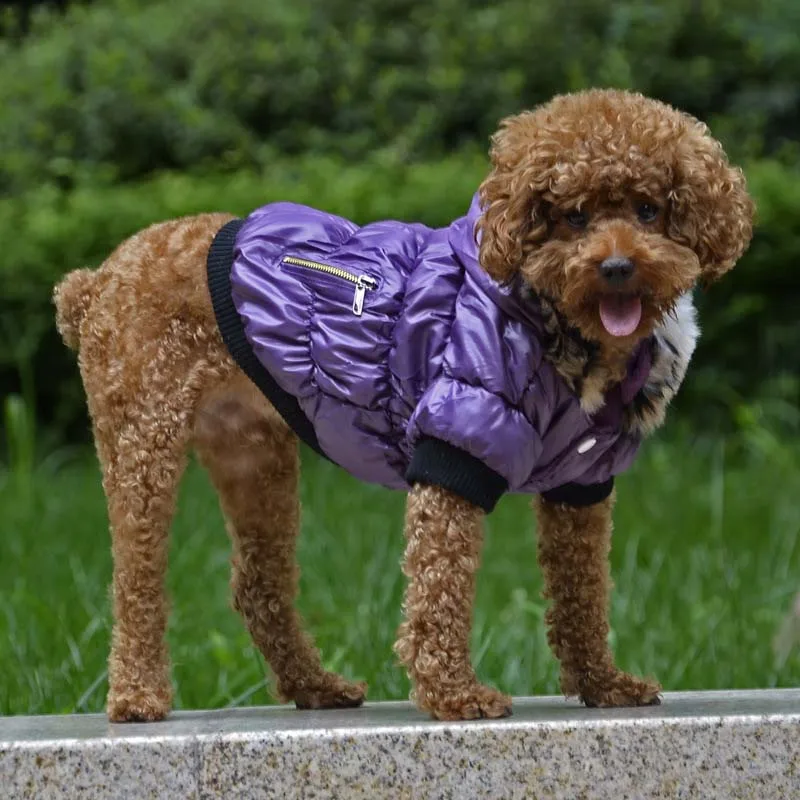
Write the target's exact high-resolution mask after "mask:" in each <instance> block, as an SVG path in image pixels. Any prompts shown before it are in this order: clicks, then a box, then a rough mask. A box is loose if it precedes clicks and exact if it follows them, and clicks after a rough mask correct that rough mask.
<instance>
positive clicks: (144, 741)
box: [0, 689, 800, 800]
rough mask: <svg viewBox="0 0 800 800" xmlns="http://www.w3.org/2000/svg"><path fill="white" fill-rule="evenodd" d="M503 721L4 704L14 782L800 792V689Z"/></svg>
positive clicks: (91, 796)
mask: <svg viewBox="0 0 800 800" xmlns="http://www.w3.org/2000/svg"><path fill="white" fill-rule="evenodd" d="M514 712H515V713H514V716H513V717H512V718H510V719H508V720H501V721H497V722H488V721H487V722H474V723H436V722H432V721H430V720H428V719H427V718H426V717H425V715H423V714H420V713H419V712H417V711H415V710H414V709H413V708H412V707H411V706H410V705H409V704H407V703H377V704H370V705H367V706H365V707H364V708H362V709H355V710H351V711H320V712H311V711H306V712H301V711H295V710H294V709H290V708H286V707H282V708H251V709H238V710H227V711H211V712H178V713H175V714H174V715H173V716H172V717H171V718H170V720H169V721H167V722H162V723H155V724H150V725H110V724H109V723H108V722H107V721H106V719H105V718H104V717H103V716H101V715H86V716H62V717H8V718H4V719H0V796H2V797H3V798H7V799H8V800H11V799H12V798H13V799H14V800H16V798H36V800H47V799H49V798H64V797H77V798H81V799H82V800H95V798H126V800H127V799H128V798H140V797H142V798H144V797H147V798H170V800H175V799H176V798H183V797H189V798H226V799H228V798H247V799H248V800H255V799H256V798H272V797H280V798H287V799H288V798H324V797H335V798H342V799H344V798H363V800H377V798H413V800H419V799H421V798H466V799H467V800H472V798H517V797H519V798H522V797H526V798H564V799H565V800H577V798H584V797H585V798H592V800H601V799H605V798H608V799H609V800H611V799H612V798H613V800H623V798H636V799H637V800H639V799H640V798H641V799H644V798H656V797H658V798H673V797H674V798H703V800H711V799H712V798H754V800H770V798H780V800H790V798H800V689H791V690H789V689H787V690H780V691H756V692H698V693H676V694H667V695H666V696H665V698H664V704H663V705H661V706H658V707H655V708H645V709H633V710H628V709H615V710H607V711H601V710H589V709H584V708H581V707H580V706H579V705H578V704H577V703H574V702H566V701H565V700H563V699H562V698H558V697H540V698H531V699H520V700H517V701H516V702H515V706H514Z"/></svg>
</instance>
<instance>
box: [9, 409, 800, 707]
mask: <svg viewBox="0 0 800 800" xmlns="http://www.w3.org/2000/svg"><path fill="white" fill-rule="evenodd" d="M12 410H13V409H12ZM11 416H13V415H11V414H10V415H9V416H8V418H7V420H6V422H7V423H8V425H9V428H10V427H12V425H14V424H16V425H17V427H18V428H20V429H24V426H23V425H20V424H19V422H17V423H14V422H13V420H12V419H11ZM23 432H24V430H23ZM18 438H20V439H21V440H22V444H20V442H19V441H18V442H17V443H16V445H14V446H12V447H10V452H11V453H12V455H13V457H14V462H13V463H14V465H15V466H14V468H13V469H11V470H6V471H5V472H0V531H2V533H1V534H0V592H1V594H0V675H2V680H0V713H2V714H23V713H61V712H71V711H98V710H101V709H102V707H103V701H104V695H105V691H106V672H105V660H106V655H107V648H108V639H109V627H110V614H109V603H108V591H107V586H108V583H109V579H110V574H111V560H110V554H109V544H108V534H107V530H106V520H105V510H104V505H103V496H102V491H101V488H100V481H99V474H98V470H97V467H96V465H95V464H94V461H93V459H91V458H90V457H89V455H88V454H78V455H77V456H76V455H73V456H71V457H70V458H69V460H68V461H67V460H65V459H64V458H62V459H61V461H60V463H59V462H57V461H56V460H55V459H54V458H51V459H49V460H45V461H44V462H40V463H38V464H36V463H34V460H33V459H32V458H31V457H30V455H29V453H28V452H27V451H26V448H25V447H24V440H25V437H24V436H20V437H18ZM750 444H751V445H752V446H751V447H750V448H749V451H748V453H745V454H744V455H742V454H741V453H737V455H736V456H735V457H734V456H732V455H731V454H730V452H729V451H730V450H731V449H732V447H731V446H730V445H728V447H727V449H726V445H725V444H724V443H723V442H721V441H717V442H714V441H711V442H708V441H704V440H692V439H691V438H690V437H689V436H688V434H680V433H679V431H678V430H677V429H676V428H672V433H671V434H670V436H669V437H668V438H667V439H657V440H654V441H652V442H650V443H648V444H647V445H646V446H645V448H644V450H643V454H642V456H641V457H640V459H639V461H638V462H637V464H636V466H635V468H634V469H633V470H632V471H631V472H630V473H629V474H627V475H626V476H624V477H622V478H621V479H619V481H618V487H619V496H620V500H619V504H618V510H617V515H616V533H615V539H614V552H613V571H614V577H615V581H616V585H617V589H616V591H615V594H614V600H613V608H612V617H613V633H612V637H613V644H614V647H615V649H616V652H617V653H618V660H619V662H620V664H621V665H623V666H624V667H625V668H626V669H630V670H634V671H636V672H640V673H652V674H655V675H657V676H658V677H659V678H660V679H661V681H662V682H663V684H664V686H665V687H666V688H667V689H670V690H676V689H721V688H744V687H772V686H797V685H800V657H798V650H797V648H795V649H794V650H792V651H790V652H788V653H785V652H784V653H783V654H782V655H776V654H775V651H774V649H773V646H772V641H773V638H774V636H775V633H776V631H777V629H778V627H779V625H780V621H781V618H782V617H783V616H784V614H785V613H786V611H787V609H788V608H789V606H790V604H791V599H792V597H793V595H794V594H795V592H796V591H797V590H798V589H800V502H799V501H798V490H800V439H794V440H788V441H785V442H782V443H778V442H777V441H775V439H774V438H772V437H769V436H767V437H766V438H764V437H763V436H762V437H761V439H758V440H754V441H753V442H751V443H750ZM303 456H304V478H303V504H304V521H303V536H302V541H301V546H300V561H301V565H302V567H303V578H302V590H301V598H300V606H301V608H302V611H303V613H304V614H305V617H306V619H307V621H308V624H309V628H310V630H311V631H312V632H313V633H314V635H315V636H316V639H317V641H318V643H319V644H320V646H321V648H322V652H323V655H324V660H325V663H326V665H327V666H328V667H329V668H331V669H335V670H339V671H342V672H344V673H345V674H346V675H348V676H350V677H354V678H365V679H367V680H368V681H369V683H370V687H371V689H370V698H371V699H374V700H375V699H398V698H404V697H406V696H407V692H408V684H407V682H406V679H405V676H404V675H403V674H402V671H401V670H400V669H399V668H398V667H397V666H396V665H395V663H394V659H393V656H392V652H391V644H392V640H393V635H394V632H395V629H396V627H397V624H398V622H399V614H400V598H401V593H402V588H403V584H402V579H401V574H400V570H399V567H398V562H399V559H400V556H401V552H402V547H403V541H402V525H401V518H402V506H403V497H402V495H400V494H399V493H392V492H388V491H384V490H382V489H378V488H374V487H368V486H363V485H360V484H358V483H357V482H356V481H354V480H352V479H350V478H349V477H348V476H346V475H344V474H343V473H342V472H341V471H339V470H337V469H336V468H334V467H332V466H331V465H329V464H326V463H323V462H322V461H321V460H319V459H317V458H316V457H314V456H313V455H311V454H309V453H308V452H304V454H303ZM486 540H487V541H486V548H485V553H484V559H483V566H482V569H481V572H480V577H479V591H478V601H477V610H476V619H475V630H474V642H473V644H474V648H473V652H474V657H475V662H476V665H477V669H478V672H479V673H480V675H481V676H482V678H483V679H485V680H487V681H489V682H492V683H494V684H496V685H499V686H501V687H502V688H503V689H505V690H507V691H510V692H512V693H514V694H518V695H521V694H542V693H554V692H556V691H557V681H556V679H557V668H556V664H555V662H554V660H553V659H552V657H551V656H550V653H549V651H548V649H547V646H546V643H545V638H544V631H543V625H542V620H543V614H544V604H543V601H542V600H541V599H540V590H541V581H540V575H539V571H538V568H537V566H536V560H535V532H534V524H533V519H532V514H531V513H530V511H529V503H528V500H527V499H526V498H522V497H508V498H505V499H504V500H503V501H502V502H501V504H500V506H499V508H498V509H497V511H495V513H494V514H493V515H492V516H491V517H490V519H489V524H488V532H487V537H486ZM228 558H229V547H228V542H227V538H226V535H225V533H224V530H223V526H222V519H221V516H220V513H219V511H218V508H217V503H216V498H215V496H214V495H213V493H212V491H211V489H210V486H209V484H208V481H207V479H206V476H205V474H204V473H203V472H202V471H201V470H200V468H199V467H197V466H196V465H192V466H191V468H190V470H189V472H188V474H187V477H186V480H185V481H184V484H183V487H182V492H181V497H180V503H179V513H178V518H177V521H176V525H175V529H174V534H173V539H172V552H171V563H170V572H169V589H170V593H171V595H172V598H173V612H172V617H171V625H170V631H169V639H170V646H171V651H172V657H173V661H174V680H175V684H176V705H177V706H178V707H183V708H189V707H202V708H209V707H219V706H228V705H247V704H262V703H266V702H269V695H268V691H267V684H266V681H265V679H264V668H263V663H262V661H261V658H260V656H259V655H258V654H257V653H256V652H255V651H254V649H253V647H252V646H251V644H250V641H249V639H248V636H247V635H246V633H245V631H244V628H243V626H242V624H241V623H240V620H239V618H238V617H237V616H236V614H235V613H234V612H233V611H232V610H231V608H230V601H229V595H228Z"/></svg>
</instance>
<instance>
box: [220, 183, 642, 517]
mask: <svg viewBox="0 0 800 800" xmlns="http://www.w3.org/2000/svg"><path fill="white" fill-rule="evenodd" d="M480 213H481V212H480V207H479V204H478V200H477V195H476V197H475V198H474V199H473V202H472V205H471V207H470V209H469V212H468V214H467V215H466V216H464V217H461V218H459V219H457V220H455V222H453V223H452V224H451V225H449V226H448V227H446V228H439V229H431V228H428V227H426V226H424V225H420V224H408V223H403V222H396V221H383V222H375V223H372V224H369V225H366V226H364V227H358V226H357V225H355V224H354V223H352V222H350V221H348V220H346V219H343V218H341V217H337V216H334V215H332V214H327V213H324V212H322V211H318V210H315V209H312V208H309V207H307V206H301V205H295V204H293V203H273V204H270V205H266V206H263V207H262V208H259V209H258V210H256V211H254V212H253V213H252V214H251V215H250V216H249V217H248V218H247V219H246V220H244V221H242V220H234V221H232V222H231V223H228V225H226V226H225V227H224V228H223V229H222V230H221V231H220V232H219V233H218V235H217V237H216V239H215V241H214V243H213V245H212V247H211V250H210V252H209V262H208V263H209V288H210V292H211V296H212V300H213V303H214V307H215V311H216V315H217V320H218V323H219V326H220V330H221V332H222V335H223V338H224V340H225V342H226V344H227V345H228V348H229V349H230V351H231V353H232V355H233V357H234V358H235V359H236V361H237V362H238V363H239V364H240V366H242V368H243V369H244V370H245V372H247V374H248V375H250V377H251V378H252V379H253V380H254V381H255V382H256V384H257V385H258V386H260V387H261V388H262V390H263V391H264V392H265V394H266V395H267V397H268V398H269V399H270V400H271V401H272V402H273V405H275V406H276V408H278V410H279V411H280V412H281V413H282V414H283V416H284V417H285V418H286V419H287V421H288V422H289V423H290V424H291V425H292V427H293V428H294V429H295V430H296V431H297V432H298V434H299V435H300V437H301V438H302V439H304V440H305V441H306V442H308V443H309V444H310V445H311V446H312V447H314V448H315V449H317V450H318V451H320V452H322V453H323V454H324V455H325V456H327V457H328V458H329V459H330V460H332V461H334V462H335V463H337V464H339V465H341V466H342V467H343V468H344V469H346V470H347V471H348V472H350V473H351V474H352V475H354V476H356V477H358V478H361V479H363V480H365V481H369V482H372V483H378V484H382V485H384V486H388V487H391V488H396V489H405V488H408V486H409V484H411V483H413V482H416V481H425V482H429V483H435V484H438V485H442V486H445V487H446V488H449V489H451V490H452V491H455V492H456V493H459V494H460V495H462V496H464V497H466V498H467V499H469V500H470V501H471V502H475V503H477V504H478V505H481V506H482V507H483V508H485V509H487V510H490V509H491V508H492V507H493V506H494V504H495V503H496V502H497V499H498V498H499V497H500V495H502V493H503V492H505V491H511V492H526V493H547V492H552V491H553V490H555V491H556V493H557V491H558V490H559V489H560V488H561V487H564V486H565V485H567V486H570V487H574V486H575V485H576V484H577V486H578V487H588V488H587V493H585V494H584V500H583V501H582V502H583V503H584V504H585V503H586V502H596V501H597V500H598V499H602V498H603V497H605V496H606V495H607V494H608V493H609V492H610V491H611V486H612V480H611V479H612V476H613V475H615V474H617V473H619V472H622V471H623V470H625V469H626V468H627V467H628V466H629V465H630V464H631V462H632V461H633V459H634V456H635V454H636V451H637V448H638V445H639V441H640V439H639V436H638V435H634V434H631V433H627V432H625V431H623V429H622V426H621V420H622V404H623V403H629V402H631V400H632V399H633V397H634V396H635V394H636V392H637V391H638V390H639V389H640V388H641V387H642V385H643V384H644V382H645V380H646V378H647V373H648V371H649V368H650V364H649V360H648V358H649V357H648V356H647V353H648V352H649V351H648V348H640V350H639V356H638V357H637V358H636V359H634V362H633V363H632V367H631V370H630V372H629V375H628V377H627V379H626V380H625V381H624V382H623V385H622V386H621V387H617V389H616V391H615V393H613V397H612V396H611V395H609V398H610V400H609V403H607V406H606V408H604V409H603V411H602V413H601V414H598V415H595V416H594V417H592V416H590V415H588V414H587V413H585V412H584V411H583V410H582V409H581V406H580V403H579V399H578V398H577V397H576V396H575V395H574V394H573V393H572V392H571V391H570V389H569V388H568V386H567V384H566V383H565V382H564V380H563V379H562V378H561V377H560V376H559V375H558V374H557V372H556V371H555V369H554V368H553V367H552V366H551V365H550V363H549V362H548V361H546V360H545V359H544V357H543V348H542V344H541V341H542V324H541V319H539V318H538V316H537V311H536V308H535V307H534V304H530V303H526V302H525V301H524V300H520V299H518V298H517V297H516V293H513V292H511V291H510V290H509V289H508V288H506V287H504V286H501V285H498V284H497V283H496V282H494V281H493V280H492V279H491V278H490V277H489V276H488V275H487V274H486V272H485V271H484V270H483V269H482V268H481V267H480V265H479V263H478V253H477V244H476V241H475V235H474V230H475V222H476V220H477V219H478V217H479V215H480ZM643 354H644V355H643ZM614 398H616V400H614ZM615 403H616V408H613V406H614V405H615ZM554 496H557V494H556V495H554ZM586 498H588V500H586Z"/></svg>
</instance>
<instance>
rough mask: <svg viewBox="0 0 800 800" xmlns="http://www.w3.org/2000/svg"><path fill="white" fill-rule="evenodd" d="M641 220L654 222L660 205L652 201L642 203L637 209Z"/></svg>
mask: <svg viewBox="0 0 800 800" xmlns="http://www.w3.org/2000/svg"><path fill="white" fill-rule="evenodd" d="M636 213H637V215H638V217H639V221H640V222H652V221H653V220H654V219H655V218H656V217H657V216H658V206H654V205H653V204H652V203H642V204H641V205H640V206H639V208H637V209H636Z"/></svg>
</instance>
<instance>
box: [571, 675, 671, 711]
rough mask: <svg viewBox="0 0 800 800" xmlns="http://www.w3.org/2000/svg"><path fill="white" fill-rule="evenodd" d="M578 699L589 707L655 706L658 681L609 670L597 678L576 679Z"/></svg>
mask: <svg viewBox="0 0 800 800" xmlns="http://www.w3.org/2000/svg"><path fill="white" fill-rule="evenodd" d="M577 684H578V686H579V691H578V692H577V694H578V696H579V697H580V700H581V702H582V703H584V705H586V706H587V707H589V708H615V707H620V706H657V705H660V703H661V697H660V694H661V685H660V684H659V683H658V681H654V680H649V679H645V678H637V677H635V676H633V675H628V673H627V672H616V671H615V672H611V673H609V674H607V675H604V676H603V677H602V678H599V679H597V678H596V679H590V680H578V681H577Z"/></svg>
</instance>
